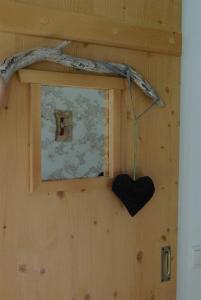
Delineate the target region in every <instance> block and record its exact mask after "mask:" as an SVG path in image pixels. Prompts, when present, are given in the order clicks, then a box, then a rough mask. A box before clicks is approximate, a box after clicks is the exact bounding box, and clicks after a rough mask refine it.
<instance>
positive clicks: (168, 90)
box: [165, 86, 170, 94]
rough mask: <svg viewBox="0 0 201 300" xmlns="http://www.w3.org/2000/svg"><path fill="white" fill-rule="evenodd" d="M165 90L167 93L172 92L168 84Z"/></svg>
mask: <svg viewBox="0 0 201 300" xmlns="http://www.w3.org/2000/svg"><path fill="white" fill-rule="evenodd" d="M165 91H166V93H167V94H169V93H170V89H169V87H168V86H166V88H165Z"/></svg>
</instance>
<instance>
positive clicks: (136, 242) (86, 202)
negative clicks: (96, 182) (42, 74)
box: [0, 0, 180, 300]
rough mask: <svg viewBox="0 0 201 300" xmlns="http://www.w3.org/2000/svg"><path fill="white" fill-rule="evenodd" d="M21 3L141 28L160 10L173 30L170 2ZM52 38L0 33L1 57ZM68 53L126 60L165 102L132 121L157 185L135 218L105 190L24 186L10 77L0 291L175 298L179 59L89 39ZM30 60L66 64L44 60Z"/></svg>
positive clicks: (63, 297) (1, 158) (29, 297)
mask: <svg viewBox="0 0 201 300" xmlns="http://www.w3.org/2000/svg"><path fill="white" fill-rule="evenodd" d="M12 2H13V1H12ZM18 2H21V3H31V4H37V5H41V6H44V7H45V6H47V7H56V8H59V9H61V8H62V9H65V8H66V9H67V10H69V9H70V10H71V11H73V12H75V11H76V12H82V13H86V14H89V13H90V14H97V13H100V14H101V15H107V16H108V15H109V14H110V13H111V14H112V10H113V9H114V12H115V13H114V14H116V15H117V16H118V18H119V16H121V18H120V19H121V20H128V19H129V20H131V19H132V16H133V22H137V23H138V24H139V25H140V26H143V25H144V26H145V27H147V26H148V23H149V25H150V24H153V27H155V26H156V24H157V23H154V21H153V20H158V18H159V17H160V15H162V16H163V20H166V21H165V22H164V24H165V25H164V26H165V27H164V28H166V29H168V30H170V31H171V30H172V28H173V27H174V30H175V31H179V30H180V28H179V23H180V20H179V19H178V15H179V12H180V6H179V1H176V0H175V1H165V3H166V4H164V1H155V0H151V1H148V0H147V1H141V0H140V1H138V0H135V1H120V0H116V1H111V0H110V1H106V0H105V1H99V0H96V1H95V0H94V1H88V0H87V1H86V2H85V1H81V0H79V1H78V0H75V1H70V0H69V1H64V0H63V1H62V0H58V1H49V0H37V1H36V0H33V1H28V0H26V1H18ZM123 2H124V3H127V4H129V5H130V7H131V6H132V4H133V10H131V9H130V10H129V11H127V13H126V12H125V9H124V10H123V9H122V4H123ZM85 3H86V4H85ZM149 3H150V5H151V4H152V5H151V8H149V7H150V5H149ZM171 3H172V4H171ZM154 4H157V5H156V6H154ZM166 5H167V6H168V5H169V6H168V10H167V7H166ZM135 7H136V11H135ZM98 8H100V12H98ZM171 8H172V9H171ZM79 9H80V11H79ZM150 9H151V10H150ZM171 10H172V14H170V12H171ZM8 14H9V13H8ZM25 26H26V25H25ZM159 26H160V24H158V25H157V28H158V27H159ZM57 43H58V41H55V40H53V39H50V38H49V39H47V38H46V39H45V38H37V37H29V36H22V35H15V34H8V33H0V45H1V47H0V57H1V58H3V57H6V56H9V55H11V54H13V53H15V52H17V51H21V50H25V49H29V48H32V47H38V46H54V45H57ZM68 53H71V54H74V55H79V56H85V57H89V58H94V59H102V60H103V59H105V60H112V61H117V62H125V63H129V64H131V65H133V66H134V67H135V68H136V69H138V70H139V71H140V72H142V74H143V75H144V76H145V77H146V78H147V79H148V80H150V82H151V83H152V84H153V85H154V86H155V87H156V89H157V90H158V92H159V93H160V95H161V96H162V97H163V98H164V99H165V101H166V107H165V108H163V109H160V108H158V107H154V108H153V109H152V110H151V111H150V112H149V113H147V114H146V115H144V116H143V118H142V119H140V121H139V145H138V157H139V159H138V162H137V167H138V168H137V174H138V176H139V175H149V176H151V177H152V178H153V180H154V182H155V186H156V193H155V195H154V197H153V199H152V200H151V201H150V202H149V203H148V204H147V205H146V206H145V207H144V208H143V210H141V211H140V212H139V213H138V214H137V215H136V216H135V217H134V218H131V217H130V216H129V215H128V213H127V211H126V209H125V208H124V207H123V206H122V205H121V203H120V201H119V200H118V199H117V198H116V197H115V195H113V194H112V192H111V191H110V190H107V191H106V190H101V191H99V193H97V192H96V191H94V192H91V193H88V192H87V191H86V192H80V193H79V194H77V195H76V196H74V195H69V194H68V193H65V192H58V193H54V192H50V193H33V194H29V193H28V191H27V185H28V174H29V119H30V116H29V110H30V101H29V99H30V91H29V88H28V85H25V84H21V83H20V82H19V80H18V78H17V76H15V77H14V78H13V80H12V82H11V84H10V88H9V91H10V99H9V107H8V110H1V111H0V137H1V147H0V169H1V172H0V186H1V188H0V222H1V223H0V225H1V226H0V264H1V271H0V298H1V299H2V300H13V299H16V300H22V299H26V300H36V299H37V300H38V299H40V300H46V299H48V300H55V299H59V300H67V299H68V300H87V299H90V300H92V299H94V300H102V299H120V300H127V299H129V300H147V299H148V300H160V299H163V300H170V299H172V300H174V299H175V298H176V296H175V295H176V292H175V287H176V238H177V189H178V132H179V84H180V75H179V70H180V59H179V58H178V57H173V56H167V55H157V54H151V53H142V52H139V51H138V52H137V51H132V50H125V49H115V48H112V47H105V46H96V45H89V44H88V45H87V44H86V43H85V44H82V43H73V44H72V45H71V46H70V47H69V49H68ZM32 68H35V69H39V70H52V71H62V72H65V70H66V69H65V68H64V67H61V66H57V65H53V64H49V63H40V64H37V65H34V66H32ZM134 92H135V101H136V110H137V111H139V112H140V111H142V110H143V109H144V108H145V107H147V105H148V103H149V101H148V100H147V99H146V97H145V96H144V95H142V93H141V92H140V91H139V90H138V89H134ZM128 100H129V98H128V99H127V101H125V105H123V104H122V112H124V116H125V118H128V119H129V120H130V125H129V126H128V128H127V129H128V130H130V129H131V126H132V123H131V116H130V114H129V111H128V106H129V101H128ZM131 144H132V142H131V137H130V134H128V133H126V134H125V137H124V146H123V145H122V151H125V149H128V151H129V153H130V154H129V155H131V151H130V150H131V148H132V145H131ZM129 149H130V150H129ZM127 169H128V166H127V163H126V162H125V170H127ZM166 245H171V246H172V253H173V260H172V280H171V281H170V282H168V283H161V282H160V249H161V247H162V246H166Z"/></svg>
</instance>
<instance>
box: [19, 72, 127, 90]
mask: <svg viewBox="0 0 201 300" xmlns="http://www.w3.org/2000/svg"><path fill="white" fill-rule="evenodd" d="M18 74H19V77H20V81H21V82H23V83H38V84H41V85H56V86H69V87H81V88H92V89H103V90H110V89H112V90H113V89H117V90H124V89H125V88H126V87H127V82H126V79H123V78H118V77H112V76H101V75H89V74H78V73H61V72H49V71H38V70H30V69H24V70H20V71H18Z"/></svg>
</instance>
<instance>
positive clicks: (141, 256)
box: [136, 251, 143, 264]
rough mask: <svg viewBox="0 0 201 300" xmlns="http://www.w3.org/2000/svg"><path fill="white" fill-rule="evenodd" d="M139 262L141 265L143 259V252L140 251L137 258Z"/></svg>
mask: <svg viewBox="0 0 201 300" xmlns="http://www.w3.org/2000/svg"><path fill="white" fill-rule="evenodd" d="M136 259H137V261H138V262H139V263H140V264H141V263H142V259H143V252H142V251H139V252H138V253H137V256H136Z"/></svg>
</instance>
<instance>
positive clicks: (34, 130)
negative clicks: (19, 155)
mask: <svg viewBox="0 0 201 300" xmlns="http://www.w3.org/2000/svg"><path fill="white" fill-rule="evenodd" d="M40 97H41V93H40V85H38V84H31V105H30V108H31V112H30V191H31V192H33V191H34V190H36V188H37V187H38V186H39V185H40V183H41V153H40V148H41V143H40V141H41V134H40V123H41V121H40V111H41V110H40Z"/></svg>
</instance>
